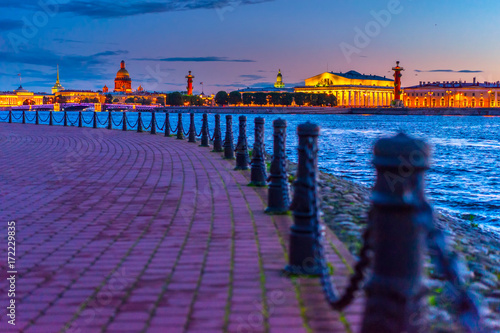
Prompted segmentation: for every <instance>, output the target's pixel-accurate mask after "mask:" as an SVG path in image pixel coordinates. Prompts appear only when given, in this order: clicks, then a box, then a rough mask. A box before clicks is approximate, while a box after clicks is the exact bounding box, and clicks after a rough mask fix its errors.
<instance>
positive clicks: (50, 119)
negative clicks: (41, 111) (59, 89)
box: [49, 111, 54, 126]
mask: <svg viewBox="0 0 500 333" xmlns="http://www.w3.org/2000/svg"><path fill="white" fill-rule="evenodd" d="M52 115H53V111H49V126H53V125H54V120H53V119H52Z"/></svg>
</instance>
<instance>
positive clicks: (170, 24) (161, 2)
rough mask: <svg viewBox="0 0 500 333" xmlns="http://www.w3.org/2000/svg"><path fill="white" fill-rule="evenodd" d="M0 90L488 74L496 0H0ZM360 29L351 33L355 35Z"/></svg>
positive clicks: (210, 88) (220, 86) (497, 74)
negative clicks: (347, 75) (398, 68)
mask: <svg viewBox="0 0 500 333" xmlns="http://www.w3.org/2000/svg"><path fill="white" fill-rule="evenodd" d="M0 7H1V9H2V10H1V11H0V90H13V89H15V88H16V87H17V86H18V85H19V79H18V76H17V74H18V73H22V77H23V86H25V88H28V89H30V90H35V91H47V92H48V91H50V88H51V86H52V85H53V84H54V81H55V73H56V65H57V64H58V63H59V65H60V70H61V83H62V84H63V86H64V87H65V88H67V89H93V90H97V89H100V88H101V87H102V86H103V85H104V84H106V85H107V86H108V87H113V80H114V76H115V74H116V71H117V70H118V69H119V62H120V61H121V60H125V61H126V64H127V69H128V70H129V72H130V74H131V76H132V80H133V88H134V89H136V88H137V87H138V86H139V84H141V85H142V86H143V87H145V88H146V89H148V90H156V91H177V90H185V85H186V84H185V78H184V77H185V76H186V75H187V72H188V71H189V70H192V71H193V74H194V75H195V77H196V78H195V81H194V83H195V92H201V85H200V82H204V90H205V92H206V93H216V92H217V91H219V90H227V91H230V90H234V89H237V88H245V87H258V86H266V85H268V84H271V83H272V82H274V81H275V79H276V73H277V71H278V69H281V71H282V72H283V75H284V81H285V83H286V84H287V85H288V86H293V85H298V84H302V83H303V81H304V79H306V78H308V77H310V76H313V75H316V74H319V73H321V72H324V71H326V70H327V69H329V70H330V71H348V70H351V69H353V70H357V71H359V72H361V73H366V74H368V73H370V74H377V75H382V76H384V75H391V73H390V68H391V67H392V66H393V65H394V63H395V61H396V60H400V61H401V64H402V65H403V66H404V67H405V69H406V71H405V72H404V76H403V85H404V86H408V85H413V84H416V83H418V82H419V81H435V80H439V81H451V80H460V79H461V80H467V81H471V80H472V78H473V77H477V78H478V79H479V80H480V81H499V80H500V65H499V64H498V57H499V53H500V43H499V42H498V41H499V40H500V29H498V27H497V26H496V25H497V24H498V13H499V12H500V2H498V1H495V0H475V1H471V0H470V1H466V0H458V1H452V0H441V1H430V0H419V1H417V0H413V1H412V0H400V1H397V0H364V1H363V0H307V1H306V0H303V1H299V0H200V1H196V0H177V1H171V0H151V1H135V0H128V1H122V2H116V3H115V2H114V1H112V0H101V1H99V2H94V1H90V0H78V1H74V0H24V1H22V2H21V1H20V2H14V1H12V0H0ZM360 36H361V37H360Z"/></svg>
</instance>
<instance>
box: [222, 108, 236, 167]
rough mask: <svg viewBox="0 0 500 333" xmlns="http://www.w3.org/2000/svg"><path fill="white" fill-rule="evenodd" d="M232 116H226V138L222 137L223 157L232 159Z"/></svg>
mask: <svg viewBox="0 0 500 333" xmlns="http://www.w3.org/2000/svg"><path fill="white" fill-rule="evenodd" d="M233 141H234V139H233V116H231V115H227V116H226V138H225V139H224V158H225V159H227V160H233V159H234V142H233Z"/></svg>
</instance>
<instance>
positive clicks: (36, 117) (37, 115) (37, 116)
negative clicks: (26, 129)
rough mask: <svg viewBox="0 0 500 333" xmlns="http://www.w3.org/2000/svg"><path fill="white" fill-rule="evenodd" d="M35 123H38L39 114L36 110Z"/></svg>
mask: <svg viewBox="0 0 500 333" xmlns="http://www.w3.org/2000/svg"><path fill="white" fill-rule="evenodd" d="M35 125H40V115H39V114H38V110H36V111H35Z"/></svg>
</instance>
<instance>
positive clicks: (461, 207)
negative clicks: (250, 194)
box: [0, 112, 500, 227]
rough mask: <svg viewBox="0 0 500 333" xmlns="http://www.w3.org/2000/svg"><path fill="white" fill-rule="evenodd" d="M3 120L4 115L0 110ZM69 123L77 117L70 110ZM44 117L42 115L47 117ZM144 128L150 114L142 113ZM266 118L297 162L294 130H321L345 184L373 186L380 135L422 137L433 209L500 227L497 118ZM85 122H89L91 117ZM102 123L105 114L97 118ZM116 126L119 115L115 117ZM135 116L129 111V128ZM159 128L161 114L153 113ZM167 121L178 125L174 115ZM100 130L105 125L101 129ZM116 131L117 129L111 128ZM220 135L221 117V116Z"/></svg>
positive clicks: (324, 163) (323, 160) (333, 168)
mask: <svg viewBox="0 0 500 333" xmlns="http://www.w3.org/2000/svg"><path fill="white" fill-rule="evenodd" d="M0 113H1V116H2V117H3V116H4V114H6V113H4V112H0ZM68 114H70V117H71V119H73V118H74V119H76V115H77V114H76V113H72V112H68ZM46 115H48V113H46V112H40V116H41V117H42V118H45V117H46ZM142 115H143V121H144V123H145V125H149V123H150V119H151V116H150V114H149V113H145V112H144V113H143V114H142ZM238 116H239V115H234V116H233V132H234V138H235V141H236V140H237V137H238ZM257 116H259V115H255V114H252V115H247V118H248V125H247V131H248V132H247V133H248V138H249V140H248V141H249V145H250V147H251V146H252V144H253V131H254V127H253V121H254V118H255V117H257ZM261 116H263V117H264V118H265V119H266V125H265V128H266V130H265V142H266V145H267V146H266V149H267V151H268V152H269V153H271V151H272V140H273V135H272V134H273V132H272V121H273V120H275V119H277V118H279V117H282V118H284V119H286V120H287V122H288V132H287V152H288V155H289V158H290V160H292V161H296V156H297V155H296V143H297V136H296V127H297V125H299V124H300V123H304V122H306V121H311V122H314V123H317V124H319V125H320V126H321V136H320V139H319V144H320V153H319V166H320V169H321V170H323V171H326V172H330V173H332V174H334V175H338V176H342V177H344V178H347V179H349V180H352V181H355V182H358V183H361V184H363V185H365V186H372V184H373V182H374V179H375V173H374V169H373V166H372V165H371V159H372V147H373V144H374V143H375V141H376V140H377V139H378V138H380V137H383V136H389V135H394V134H396V133H398V132H399V131H404V132H406V133H408V134H410V135H412V136H415V137H418V138H423V139H425V140H426V141H427V142H428V143H430V145H431V146H432V151H433V156H432V169H431V170H430V171H429V172H428V175H427V184H426V191H427V194H428V197H429V198H430V200H431V201H432V203H433V204H434V206H436V207H440V208H444V209H446V210H448V211H449V212H452V213H454V214H459V215H461V214H473V215H475V216H476V218H475V219H474V221H475V222H478V223H481V224H485V225H490V226H494V227H500V181H499V175H500V172H499V170H500V141H499V140H500V135H499V133H500V117H440V116H369V117H367V116H363V115H281V116H278V115H269V114H266V115H261ZM85 117H86V118H85V119H87V120H90V119H91V117H92V114H91V113H86V115H85ZM100 117H101V118H102V121H105V120H106V115H105V114H100ZM114 117H115V120H116V121H117V122H118V121H119V119H120V114H119V113H115V114H114ZM201 117H202V115H201V114H196V116H195V119H196V128H197V131H199V129H200V128H201ZM136 119H137V116H136V115H135V114H133V113H128V120H129V122H130V123H131V124H135V123H136ZM157 121H158V124H159V127H161V126H162V125H163V121H164V115H163V114H157ZM170 122H171V124H172V127H173V128H175V127H176V123H177V116H176V114H171V116H170ZM183 123H184V129H185V130H187V129H188V128H189V116H188V115H187V114H185V115H184V116H183ZM99 127H104V126H102V125H99ZM114 127H115V126H114ZM209 127H210V129H211V130H212V129H213V128H214V117H213V115H210V116H209ZM221 127H222V131H223V137H224V132H225V115H221Z"/></svg>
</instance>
